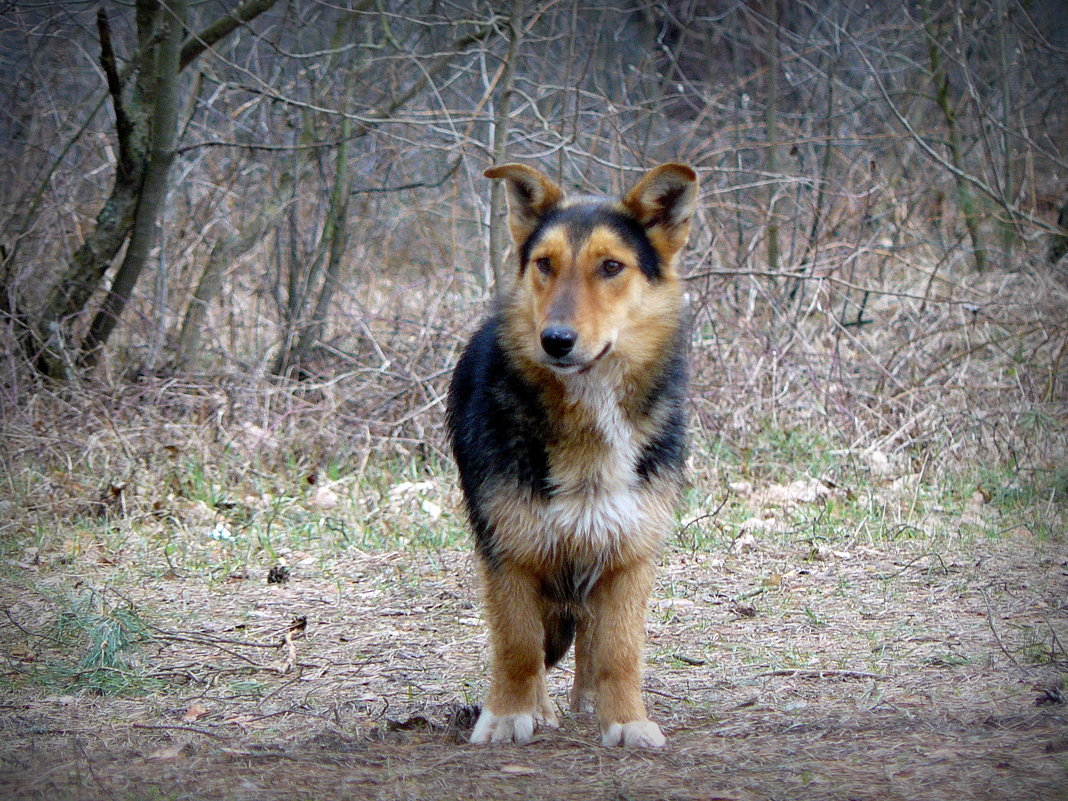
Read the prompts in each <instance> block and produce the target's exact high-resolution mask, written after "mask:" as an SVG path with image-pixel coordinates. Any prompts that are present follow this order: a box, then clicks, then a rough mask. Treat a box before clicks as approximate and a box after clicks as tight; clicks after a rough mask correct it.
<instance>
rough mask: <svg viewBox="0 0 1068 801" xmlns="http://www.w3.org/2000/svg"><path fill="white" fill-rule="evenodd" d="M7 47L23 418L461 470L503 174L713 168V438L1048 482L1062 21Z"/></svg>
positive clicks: (27, 13) (702, 372)
mask: <svg viewBox="0 0 1068 801" xmlns="http://www.w3.org/2000/svg"><path fill="white" fill-rule="evenodd" d="M0 48H2V63H0V70H2V73H3V74H2V79H3V80H2V81H0V84H2V86H3V89H2V90H0V91H2V92H3V93H4V95H5V97H4V103H3V112H2V114H0V141H3V142H4V153H3V159H2V162H0V170H2V176H0V187H2V188H0V193H2V199H0V204H2V205H0V248H2V250H0V258H2V271H0V300H2V305H0V309H2V314H3V327H2V333H0V336H2V347H3V351H2V352H3V364H2V366H0V370H2V387H3V390H2V391H3V393H4V395H5V396H6V397H5V404H4V405H5V407H7V408H12V407H17V406H19V405H20V404H23V403H25V402H26V399H27V397H29V396H31V395H33V394H34V393H35V392H36V391H37V390H38V389H40V388H46V389H48V390H49V391H51V389H53V388H55V387H56V386H57V384H56V382H57V381H58V382H79V381H84V380H85V378H86V377H89V376H91V377H92V378H93V379H94V380H98V381H103V382H104V383H105V384H109V385H112V386H119V385H130V384H136V383H137V382H138V381H145V380H147V379H148V378H149V377H154V378H155V379H165V380H166V381H171V382H174V381H189V382H193V383H195V384H197V385H198V388H196V389H190V390H189V392H190V394H192V395H196V396H198V400H197V404H196V405H197V406H198V407H210V408H211V409H212V410H214V411H218V412H220V413H225V415H230V416H233V415H237V416H238V417H240V416H241V412H239V411H235V410H234V408H233V407H234V405H235V404H238V405H240V403H242V402H244V400H242V399H243V398H245V396H252V395H256V394H257V393H260V394H262V393H263V392H268V393H269V391H270V390H271V389H272V388H283V389H285V392H286V394H287V395H288V394H289V393H290V392H296V393H297V394H298V395H302V396H305V397H306V396H307V393H309V392H317V393H319V395H320V396H321V395H322V394H323V393H328V394H330V395H331V396H332V397H334V398H335V401H334V405H333V407H332V408H333V411H335V412H337V415H338V416H337V417H335V418H334V421H335V423H340V425H338V426H337V429H336V430H339V431H340V430H347V431H348V432H350V433H349V435H348V438H349V439H350V440H351V438H352V436H354V434H353V432H357V433H359V434H360V435H361V436H362V437H363V443H364V446H365V447H366V446H367V445H368V444H370V443H371V442H373V441H379V442H380V441H382V440H383V439H388V440H389V442H390V443H391V444H392V445H397V446H399V447H400V448H401V449H405V448H407V447H409V446H418V447H419V448H424V447H427V445H426V443H427V442H429V443H430V445H429V447H431V448H437V447H439V445H440V443H439V442H438V440H439V436H438V434H437V431H438V429H439V427H440V426H439V423H440V418H441V414H440V406H441V399H442V392H443V387H444V386H445V382H446V379H447V375H448V371H449V368H450V366H451V364H452V363H453V361H454V359H455V356H456V352H457V348H458V347H459V346H460V344H461V342H462V340H463V337H464V336H465V334H466V333H467V332H468V331H469V330H470V329H471V327H472V323H473V320H474V318H476V317H477V316H478V315H479V314H480V313H481V310H482V309H483V308H484V307H485V305H486V302H487V299H488V298H489V297H490V296H491V294H492V292H493V289H494V287H495V286H500V285H504V284H506V283H507V276H508V272H509V267H508V262H507V258H508V253H507V251H508V243H507V237H506V234H505V230H506V229H505V228H504V227H503V225H502V219H501V217H502V214H503V197H502V195H501V193H500V191H499V188H496V187H491V186H490V185H489V182H487V181H486V180H484V179H483V178H481V172H482V170H483V169H485V168H486V167H487V166H488V165H490V164H493V163H497V162H502V161H505V160H520V161H527V162H528V163H531V164H534V165H536V166H539V167H540V168H542V169H543V170H545V171H547V172H548V173H550V174H551V175H553V176H556V177H558V178H559V179H561V180H562V181H564V182H565V183H566V184H567V185H570V186H573V187H575V188H577V189H580V190H601V189H605V188H607V189H610V190H612V191H620V190H622V189H623V188H624V185H625V184H627V183H628V182H630V181H632V180H633V179H634V177H635V176H636V175H638V174H639V173H640V171H641V170H643V169H645V168H647V167H648V166H650V165H652V164H654V163H657V162H660V161H665V160H678V161H685V162H688V163H690V164H692V165H693V166H694V167H695V168H697V169H698V171H699V172H700V173H701V176H702V182H703V183H702V203H701V209H700V219H699V221H698V224H697V226H696V227H695V233H694V236H693V239H692V246H691V248H690V251H689V255H688V256H687V258H686V272H687V274H688V285H689V289H690V297H691V306H692V309H693V313H694V320H695V329H694V330H695V334H694V345H695V351H696V354H697V361H698V365H699V369H698V370H697V371H696V381H695V392H694V395H695V409H694V411H695V413H696V418H697V421H698V424H699V428H700V429H701V431H702V432H704V433H707V434H710V435H715V436H719V435H720V434H722V433H725V432H726V433H728V434H729V432H731V431H743V430H744V429H745V428H746V425H747V422H746V421H747V420H751V419H753V418H757V417H766V416H768V415H772V416H774V415H776V414H780V413H786V414H788V415H797V414H800V415H802V417H805V416H810V415H812V416H819V417H823V418H826V419H828V420H829V421H831V423H832V425H833V427H834V429H835V431H836V432H837V434H839V435H840V436H841V437H842V438H843V440H844V441H846V442H853V441H854V440H856V441H857V442H864V443H865V444H868V445H872V444H876V443H877V444H878V445H879V447H880V448H881V449H883V450H888V451H894V452H909V454H910V456H911V457H912V458H921V459H922V458H924V453H923V452H922V451H923V450H924V448H933V449H934V451H933V452H934V453H937V454H938V455H939V456H944V455H945V453H946V451H947V450H948V451H950V452H951V451H953V450H954V449H957V448H964V449H965V450H966V451H968V452H969V453H971V452H972V449H970V448H969V447H968V446H969V445H978V446H980V450H983V451H984V452H985V451H987V450H990V449H991V448H992V452H994V453H997V454H998V456H999V457H1010V458H1013V459H1016V460H1017V461H1021V460H1026V457H1025V456H1024V455H1023V453H1022V452H1021V451H1020V448H1021V447H1024V446H1025V445H1026V440H1027V439H1028V438H1027V437H1024V438H1023V441H1021V442H1016V440H1017V439H1018V437H1015V436H1011V435H1010V433H1009V432H1010V431H1012V430H1014V429H1018V426H1019V424H1020V422H1021V417H1020V415H1021V414H1024V415H1031V416H1033V415H1034V414H1036V413H1039V412H1038V411H1037V410H1042V412H1041V413H1042V414H1048V415H1052V416H1053V417H1056V418H1061V417H1062V415H1063V407H1062V406H1060V405H1059V403H1058V402H1060V401H1063V400H1064V398H1065V357H1066V354H1068V314H1066V313H1065V311H1066V309H1068V306H1066V300H1065V298H1066V295H1065V282H1064V276H1065V271H1064V270H1065V268H1064V262H1063V256H1064V254H1065V251H1066V249H1068V240H1066V236H1068V234H1066V230H1065V227H1064V226H1065V224H1066V218H1068V206H1066V205H1065V203H1066V202H1068V190H1066V186H1068V184H1066V181H1068V161H1066V160H1068V153H1066V150H1068V111H1066V109H1068V104H1066V103H1065V97H1066V92H1065V89H1066V86H1065V83H1066V76H1068V14H1066V13H1065V7H1064V5H1063V3H1061V2H1055V1H1053V0H1048V1H1047V2H1035V3H1019V2H1015V1H1014V0H990V2H985V1H978V0H977V1H976V2H958V3H948V4H930V3H925V2H920V3H897V2H884V3H880V2H876V3H851V2H798V3H792V2H791V3H783V2H780V0H767V2H764V3H760V2H728V1H726V0H725V1H724V2H679V3H666V4H663V3H645V2H636V3H623V4H619V3H614V2H612V3H610V2H603V3H598V2H583V3H578V2H556V1H554V0H551V1H550V2H544V3H532V2H527V3H523V2H515V3H513V4H511V5H507V4H487V3H481V2H471V3H468V2H437V1H434V2H425V3H409V2H405V3H389V2H381V0H379V1H377V2H371V1H370V0H368V2H356V3H352V4H349V5H347V6H346V5H345V4H340V5H339V4H335V3H320V2H311V1H307V0H304V1H302V2H283V1H279V2H273V1H272V0H248V1H247V2H245V3H243V4H241V5H240V6H235V5H234V4H229V3H224V2H207V1H206V2H191V3H190V2H174V3H156V2H149V0H139V1H138V2H137V3H135V4H133V5H132V6H131V5H126V4H108V3H104V4H100V5H98V4H90V3H74V2H72V3H66V4H63V3H61V4H55V3H34V2H24V3H15V4H9V5H7V6H6V8H4V10H3V16H2V27H0ZM164 383H165V382H164ZM236 387H241V388H243V389H242V390H241V391H238V390H236V389H234V388H236ZM220 389H222V390H224V393H223V394H221V395H220V394H219V392H218V390H220ZM246 390H247V392H246ZM179 394H183V393H181V392H180V393H179ZM200 396H203V397H200ZM294 397H295V396H294ZM285 403H296V401H293V400H292V399H290V400H287V401H285ZM253 405H256V406H257V409H258V411H257V412H256V413H257V414H259V413H261V412H262V411H263V408H262V403H261V402H256V403H254V404H253ZM298 405H299V403H298ZM224 406H225V407H226V408H225V409H222V407H224ZM201 411H202V413H203V409H202V410H201ZM277 411H278V410H276V412H277ZM268 415H270V413H269V412H268ZM259 422H262V421H259ZM331 428H333V426H331ZM344 441H345V438H344V437H342V438H340V440H339V442H341V443H344ZM336 446H337V443H335V447H336ZM340 447H345V446H344V444H341V445H340ZM917 449H918V451H917ZM1025 450H1026V448H1025Z"/></svg>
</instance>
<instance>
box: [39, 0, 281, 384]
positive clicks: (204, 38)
mask: <svg viewBox="0 0 1068 801" xmlns="http://www.w3.org/2000/svg"><path fill="white" fill-rule="evenodd" d="M275 2H277V0H247V2H245V3H243V4H242V5H240V6H239V7H238V8H237V9H236V10H235V11H234V12H233V14H227V15H225V16H224V17H222V18H220V19H219V20H217V21H216V22H214V23H213V24H211V25H209V26H208V27H207V28H205V29H203V30H202V31H200V32H199V33H197V34H195V35H192V36H189V37H188V38H187V39H185V43H184V44H183V37H184V34H185V31H184V29H183V27H182V26H181V25H180V24H179V22H178V20H176V19H175V17H174V16H173V15H174V14H175V13H177V11H178V9H179V8H184V7H185V0H182V1H181V2H180V3H170V4H168V6H167V8H166V9H165V8H164V7H163V5H162V4H160V3H157V2H154V0H138V2H137V8H136V24H137V40H138V44H137V48H136V51H135V54H134V56H133V58H131V59H130V62H129V63H130V64H136V65H139V67H140V68H139V69H138V70H137V71H136V72H135V73H132V74H133V75H134V80H133V86H132V88H131V89H130V90H129V91H127V88H128V87H127V84H128V79H129V77H130V75H131V72H130V70H129V68H128V69H126V70H123V71H120V70H119V69H117V67H116V64H115V57H114V54H113V53H112V50H111V42H110V32H109V27H108V23H107V16H106V14H104V13H103V12H102V13H101V14H100V16H99V17H98V27H99V28H100V38H101V63H102V65H103V67H104V72H105V75H106V77H107V80H108V94H110V96H111V100H112V106H113V108H114V112H115V129H116V138H117V144H118V150H119V159H118V164H117V165H116V168H115V178H114V181H113V184H112V188H111V192H110V193H109V195H108V198H107V200H106V201H105V202H104V205H103V206H102V207H101V209H100V212H99V213H98V214H97V217H96V226H95V227H94V228H93V230H92V231H91V232H90V233H89V234H88V235H87V236H86V238H85V240H84V241H83V242H82V244H81V245H80V246H79V247H78V249H77V250H76V251H75V252H74V255H73V256H72V257H71V259H70V261H68V262H67V264H66V267H65V269H64V270H63V271H62V274H61V275H60V276H59V277H58V278H56V280H55V281H54V283H53V284H52V286H51V288H50V290H49V292H48V294H47V297H46V299H45V303H44V305H43V307H42V310H41V312H40V313H39V314H38V316H37V318H36V320H35V321H34V323H33V324H31V325H27V326H25V327H24V328H23V335H22V349H23V352H24V353H26V354H27V356H28V357H29V360H30V362H31V363H32V364H33V365H34V366H35V367H36V368H37V370H38V371H39V372H40V373H41V374H42V375H45V376H48V377H50V378H57V379H65V378H70V377H72V375H73V371H74V370H75V366H76V365H77V364H78V363H81V362H83V359H82V356H81V351H80V350H79V349H78V348H76V347H75V346H74V344H73V343H72V342H71V325H72V323H73V321H74V319H75V318H76V317H77V316H78V315H80V314H81V313H83V312H84V311H85V309H86V306H87V305H88V304H89V302H90V300H91V299H92V297H93V295H94V293H95V292H96V291H97V290H98V289H99V287H100V284H101V282H102V281H103V280H104V276H105V274H106V273H107V270H108V268H109V267H110V266H111V263H112V261H113V260H114V259H115V257H116V255H117V254H118V253H119V251H120V250H121V249H122V246H123V244H125V243H126V241H127V239H128V238H130V239H131V241H130V247H128V248H127V256H126V257H125V259H124V262H123V268H120V270H119V272H118V274H117V275H116V279H115V282H114V285H113V286H112V288H111V291H110V293H109V296H108V299H107V301H105V306H104V307H103V308H102V309H101V310H100V313H98V314H97V317H96V319H95V320H94V321H93V324H92V326H91V327H90V332H89V335H88V336H87V337H86V340H85V343H84V344H85V345H88V346H90V347H92V348H94V349H95V348H97V347H98V346H100V345H102V344H103V343H104V342H105V341H106V339H107V337H108V336H109V335H110V333H111V329H112V328H113V327H114V324H115V320H116V319H117V317H118V315H119V314H120V313H121V311H122V307H123V305H124V304H125V302H126V298H127V297H129V294H130V292H131V291H132V289H133V285H134V283H136V279H137V277H138V275H139V274H140V271H141V268H142V267H143V266H144V259H145V258H146V257H147V254H148V251H149V249H150V248H151V243H152V241H153V237H154V235H155V229H156V222H157V217H154V216H152V215H153V214H156V215H158V213H159V211H160V209H161V208H162V207H163V204H164V201H165V199H166V178H167V172H168V170H169V167H170V162H171V161H172V160H173V149H174V139H173V136H174V129H175V126H174V124H171V125H169V126H168V125H167V124H166V120H162V121H161V120H160V119H158V118H157V117H156V114H158V112H159V110H160V109H161V108H164V107H165V106H167V105H171V106H173V108H174V109H175V112H176V111H177V108H178V105H179V101H178V98H177V94H176V93H177V76H178V73H179V72H180V71H181V69H183V68H185V66H186V65H188V64H189V63H190V62H191V61H192V60H193V59H195V58H196V57H197V56H198V55H200V54H201V53H203V52H204V50H206V49H207V48H209V47H211V46H212V45H214V44H216V43H218V42H219V41H221V40H222V39H223V38H225V37H226V36H227V35H229V34H230V33H231V32H232V31H233V30H234V29H235V28H236V27H237V26H238V25H240V24H243V23H246V22H248V21H250V20H251V19H253V18H255V17H256V16H258V15H259V14H261V13H263V12H264V11H266V10H267V9H268V8H270V7H271V6H272V5H274V3H275ZM161 21H162V22H163V23H164V24H167V25H168V28H167V33H166V35H165V36H164V37H163V38H162V39H161V38H160V37H159V36H158V34H159V26H160V23H161ZM164 52H165V53H166V55H164ZM164 63H167V64H169V65H170V72H171V75H166V76H165V75H163V73H162V71H161V70H162V66H163V64H164ZM157 89H162V90H164V91H169V92H173V93H175V94H173V95H172V98H171V99H170V100H166V101H161V100H160V98H158V97H154V93H155V92H156V91H157ZM149 106H151V108H152V112H151V113H150V112H149V110H148V109H149ZM166 133H169V135H170V141H169V145H168V140H167V139H166V138H160V137H165V134H166ZM150 172H151V175H150ZM145 192H147V193H148V196H147V197H146V196H145V195H144V194H143V193H145ZM131 234H133V235H134V236H135V237H136V239H133V238H131ZM130 251H133V254H132V255H131V254H130ZM139 254H140V255H139ZM138 261H140V266H137V264H138ZM127 264H128V265H129V266H128V267H127ZM95 358H96V351H95V350H94V352H93V354H92V355H91V356H90V359H89V361H92V360H94V359H95Z"/></svg>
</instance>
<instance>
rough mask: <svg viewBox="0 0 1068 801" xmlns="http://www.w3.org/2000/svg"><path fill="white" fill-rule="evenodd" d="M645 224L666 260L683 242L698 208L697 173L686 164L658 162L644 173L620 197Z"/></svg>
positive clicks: (650, 236)
mask: <svg viewBox="0 0 1068 801" xmlns="http://www.w3.org/2000/svg"><path fill="white" fill-rule="evenodd" d="M623 205H624V207H626V209H627V210H628V211H629V212H630V213H631V214H633V215H634V217H635V218H636V219H637V220H638V222H640V223H641V224H642V225H644V226H645V228H646V231H647V232H648V234H649V239H650V240H652V243H653V246H654V247H655V248H656V249H657V250H658V251H659V252H660V255H661V257H662V258H663V259H664V261H665V262H668V261H670V260H671V259H672V258H673V257H674V256H675V254H676V253H678V252H679V251H680V250H682V247H683V245H685V244H686V238H687V236H689V234H690V221H691V220H692V219H693V215H694V210H695V209H696V208H697V173H695V172H694V171H693V170H692V169H691V168H690V167H687V166H686V165H685V164H661V165H660V166H659V167H654V168H653V169H651V170H650V171H649V172H647V173H646V174H645V175H644V176H643V177H642V179H641V180H640V181H638V183H637V185H636V186H635V187H634V188H633V189H631V190H630V191H629V192H628V193H627V194H626V196H625V197H624V198H623Z"/></svg>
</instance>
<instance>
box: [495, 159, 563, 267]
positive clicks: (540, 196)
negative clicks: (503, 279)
mask: <svg viewBox="0 0 1068 801" xmlns="http://www.w3.org/2000/svg"><path fill="white" fill-rule="evenodd" d="M483 175H485V176H486V177H487V178H500V179H502V180H503V181H504V182H505V186H506V187H508V225H509V227H510V228H511V229H512V239H513V240H515V244H516V247H517V248H521V247H523V243H524V242H526V241H527V237H529V236H530V234H531V232H532V231H533V230H534V228H535V227H536V226H537V224H538V221H539V220H540V219H541V218H542V217H544V216H545V215H546V214H548V213H549V212H550V211H552V210H553V208H555V207H556V205H557V204H558V203H559V202H560V201H561V200H563V198H564V193H563V192H562V191H561V190H560V187H559V186H557V185H556V184H555V183H553V182H552V181H550V180H549V179H548V178H546V177H545V176H544V175H542V174H541V173H540V172H538V171H537V170H535V169H533V168H531V167H527V166H525V165H523V164H502V165H500V166H499V167H490V168H489V169H488V170H486V171H485V172H484V173H483Z"/></svg>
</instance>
